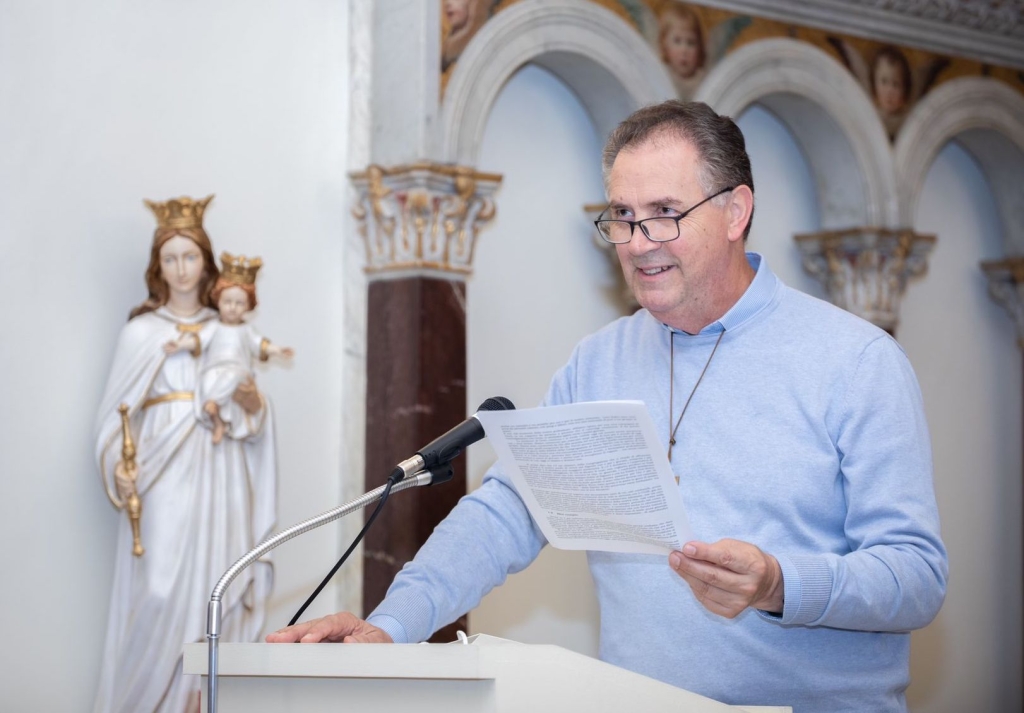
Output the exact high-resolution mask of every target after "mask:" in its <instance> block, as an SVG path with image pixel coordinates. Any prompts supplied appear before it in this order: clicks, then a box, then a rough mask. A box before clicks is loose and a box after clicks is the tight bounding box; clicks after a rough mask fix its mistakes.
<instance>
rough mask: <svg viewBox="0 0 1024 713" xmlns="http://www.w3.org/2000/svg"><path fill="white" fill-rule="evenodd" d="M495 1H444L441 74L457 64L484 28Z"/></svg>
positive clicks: (442, 10)
mask: <svg viewBox="0 0 1024 713" xmlns="http://www.w3.org/2000/svg"><path fill="white" fill-rule="evenodd" d="M494 4H495V0H444V1H443V2H442V3H441V12H442V18H443V20H444V29H445V34H444V37H443V39H442V40H441V72H442V73H444V72H447V71H448V68H449V67H451V65H453V64H454V63H455V60H457V59H458V58H459V55H461V54H462V51H463V50H464V49H466V45H468V44H469V41H470V40H471V39H473V36H474V35H476V33H477V32H478V31H479V30H480V28H481V27H483V26H484V23H485V22H487V20H488V18H490V16H491V11H492V10H493V9H494Z"/></svg>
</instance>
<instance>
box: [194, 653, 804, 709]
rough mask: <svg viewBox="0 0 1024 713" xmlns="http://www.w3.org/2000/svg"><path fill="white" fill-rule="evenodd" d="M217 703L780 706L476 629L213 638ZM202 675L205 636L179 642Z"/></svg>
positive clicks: (305, 705)
mask: <svg viewBox="0 0 1024 713" xmlns="http://www.w3.org/2000/svg"><path fill="white" fill-rule="evenodd" d="M219 656H220V661H219V664H218V666H219V677H218V687H219V689H220V690H219V694H218V695H219V700H218V707H219V710H220V712H221V713H242V712H243V711H244V712H245V713H262V712H263V711H267V712H268V713H270V712H272V713H284V712H285V711H296V712H300V711H301V713H320V712H321V711H324V712H326V711H330V712H331V713H339V712H340V711H345V712H346V713H347V712H349V711H368V712H372V713H390V712H391V711H395V712H398V711H401V713H407V712H408V711H411V710H415V711H416V712H417V713H433V712H435V711H436V712H437V713H463V712H464V713H547V712H548V711H551V712H552V713H555V712H557V713H566V712H571V711H587V712H588V713H598V712H600V711H609V712H611V711H614V712H615V713H620V712H621V711H644V712H645V713H647V712H656V711H672V712H673V713H683V712H684V711H685V712H687V713H735V712H736V711H758V712H759V713H767V712H769V711H771V712H772V713H783V712H787V711H791V709H790V708H767V707H756V706H754V707H750V706H743V707H737V706H728V705H725V704H723V703H718V702H717V701H713V700H711V699H710V698H705V697H703V696H698V695H697V694H695V693H690V692H688V691H684V690H682V689H679V688H675V687H674V686H670V685H668V684H666V683H662V682H660V681H655V680H653V679H651V678H647V677H646V676H641V675H639V674H636V673H632V672H630V671H626V670H624V669H621V668H618V667H616V666H612V665H610V664H606V663H604V662H602V661H598V660H596V659H592V658H590V657H588V656H582V655H580V654H576V653H573V652H571V651H567V650H566V649H563V648H560V647H558V646H546V645H545V646H541V645H527V644H520V643H517V642H514V641H507V640H505V639H498V638H495V637H491V636H486V635H483V634H478V635H476V636H472V637H470V638H469V641H468V643H465V644H464V643H451V644H358V645H352V644H350V645H345V644H230V643H222V644H220V651H219ZM184 672H185V673H186V674H201V675H202V676H203V696H204V698H203V709H202V710H203V713H206V699H205V696H206V690H207V685H206V672H207V650H206V644H188V645H186V646H185V662H184Z"/></svg>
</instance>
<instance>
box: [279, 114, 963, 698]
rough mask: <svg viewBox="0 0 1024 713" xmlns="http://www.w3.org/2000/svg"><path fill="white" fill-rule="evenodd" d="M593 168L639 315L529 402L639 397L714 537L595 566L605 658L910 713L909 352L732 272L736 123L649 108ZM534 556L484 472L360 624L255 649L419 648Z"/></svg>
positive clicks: (737, 252)
mask: <svg viewBox="0 0 1024 713" xmlns="http://www.w3.org/2000/svg"><path fill="white" fill-rule="evenodd" d="M603 166H604V173H605V186H606V189H607V193H608V203H609V207H608V209H607V210H606V211H605V212H604V213H603V214H602V216H601V218H600V219H599V220H598V221H597V229H598V230H599V231H600V234H601V236H602V237H603V238H604V239H605V240H607V241H609V242H611V243H614V244H615V246H616V250H617V251H618V256H619V261H620V263H621V265H622V270H623V273H624V274H625V276H626V280H627V282H628V283H629V285H630V287H631V288H632V290H633V293H634V294H635V296H636V298H637V301H638V302H639V303H640V304H641V306H642V307H643V309H641V310H640V311H639V312H637V313H636V314H634V315H632V316H631V317H623V318H621V319H618V320H616V321H615V322H613V323H612V324H610V325H608V326H606V327H605V328H603V329H602V330H600V331H598V332H596V333H595V334H592V335H590V336H588V337H586V338H585V339H584V340H583V341H581V342H580V343H579V345H577V347H576V349H575V350H574V352H573V354H572V357H571V358H570V360H569V363H568V364H566V365H565V367H563V368H562V369H561V371H559V372H558V373H557V374H556V375H555V377H554V379H553V380H552V383H551V387H550V389H549V390H548V393H547V396H546V397H545V400H544V404H545V405H555V404H565V403H572V402H577V401H603V400H617V399H625V400H641V401H643V402H644V403H645V404H646V406H647V409H648V410H649V411H650V413H651V417H652V419H653V421H654V423H655V426H656V427H657V428H659V429H661V430H662V431H663V433H664V447H665V450H666V452H667V453H668V455H669V460H670V461H671V466H672V469H673V471H674V473H675V475H676V476H677V477H678V479H679V489H680V493H681V495H682V498H683V500H684V502H685V503H686V508H687V513H688V515H689V518H690V524H691V525H692V527H693V530H694V532H698V533H701V535H702V536H703V537H704V538H705V540H706V541H701V542H688V543H686V544H685V545H684V546H683V549H682V551H681V552H673V553H671V555H669V557H668V558H667V560H666V558H664V557H661V556H657V555H635V554H613V553H606V552H588V562H589V566H590V571H591V574H592V575H593V578H594V583H595V585H596V590H597V597H598V601H599V603H600V609H601V639H600V656H601V659H603V660H604V661H607V662H609V663H612V664H615V665H617V666H621V667H622V668H626V669H629V670H631V671H636V672H638V673H641V674H644V675H647V676H650V677H652V678H656V679H659V680H661V681H665V682H667V683H670V684H673V685H676V686H679V687H681V688H685V689H687V690H690V691H693V692H695V693H699V694H701V695H704V696H708V697H710V698H713V699H716V700H719V701H722V702H725V703H734V704H754V703H757V704H761V705H789V706H793V708H794V710H795V711H805V710H806V711H858V712H861V711H874V712H880V711H905V710H906V702H905V699H904V691H905V689H906V687H907V685H908V683H909V655H910V633H909V632H910V630H912V629H917V628H920V627H923V626H925V625H926V624H928V623H929V622H930V621H931V620H932V619H933V618H934V617H935V615H936V614H937V613H938V611H939V607H940V606H941V605H942V600H943V598H944V596H945V589H946V577H947V574H948V563H947V559H946V550H945V547H944V545H943V544H942V541H941V539H940V537H939V520H938V511H937V507H936V503H935V494H934V490H933V486H932V467H931V449H930V443H929V437H928V428H927V424H926V423H925V418H924V411H923V406H922V401H921V394H920V390H919V388H918V384H917V380H916V377H915V376H914V373H913V370H912V369H911V366H910V363H909V361H908V359H907V357H906V355H905V354H904V352H903V350H902V349H901V348H900V346H899V345H898V344H897V343H896V341H895V340H893V339H892V337H890V336H889V335H888V334H886V333H885V332H884V331H882V330H880V329H878V328H877V327H874V326H873V325H871V324H869V323H867V322H865V321H863V320H861V319H859V318H858V317H855V316H853V315H852V314H849V313H847V312H845V311H843V310H840V309H838V308H836V307H834V306H832V305H829V304H827V303H825V302H822V301H820V300H817V299H815V298H812V297H809V296H807V295H805V294H803V293H800V292H798V291H796V290H793V289H790V288H789V287H786V286H785V285H784V284H782V282H781V281H780V280H779V279H778V278H777V277H776V276H775V275H774V274H773V273H772V272H771V270H770V269H769V267H768V265H767V263H766V262H765V260H764V259H763V258H762V257H761V256H760V255H758V254H756V253H747V252H745V250H744V246H745V240H746V237H747V235H748V233H749V231H750V222H751V218H752V216H753V212H754V183H753V177H752V175H751V170H750V159H749V157H748V156H747V153H746V149H745V145H744V140H743V135H742V134H741V133H740V130H739V128H738V127H737V126H736V124H735V123H734V122H733V121H732V120H731V119H729V118H728V117H723V116H719V115H717V114H716V113H715V112H714V111H712V110H711V109H710V108H709V107H708V106H706V105H704V104H700V103H683V102H678V101H669V102H665V103H663V104H659V105H656V106H650V107H646V108H644V109H641V110H639V111H637V112H636V113H634V114H633V115H632V116H630V117H629V118H627V119H626V120H625V121H624V122H623V123H622V124H621V125H620V126H619V127H618V128H617V129H616V130H615V131H614V132H613V133H612V135H611V136H610V138H609V139H608V143H607V145H606V147H605V150H604V161H603ZM544 544H545V540H544V538H543V536H542V534H541V533H540V531H539V530H538V529H537V527H536V525H535V524H534V523H533V521H532V520H531V519H530V515H529V513H528V512H527V509H526V506H525V505H524V504H523V502H522V500H520V498H519V496H518V495H517V494H516V491H515V489H514V488H513V487H512V485H511V482H510V481H509V479H508V477H507V476H506V475H504V474H503V473H502V472H501V470H500V469H499V468H498V467H492V468H491V470H490V471H489V472H488V473H487V475H486V477H485V479H484V482H483V485H482V486H481V487H480V488H479V489H477V490H476V491H475V492H473V493H471V494H470V495H467V496H466V497H464V498H463V499H462V500H461V501H460V503H459V504H458V506H457V507H456V508H455V509H453V510H452V512H451V514H450V515H449V516H448V517H447V518H446V519H445V520H444V521H443V522H442V523H441V524H440V525H439V526H438V527H437V529H436V530H435V531H434V533H433V535H431V537H430V539H429V540H428V541H427V542H426V544H424V546H423V548H422V549H421V550H420V551H419V553H418V554H417V555H416V558H415V559H414V560H413V561H412V562H410V563H409V564H407V565H406V566H405V568H404V569H403V570H402V571H401V572H400V573H399V574H398V576H397V577H396V578H395V581H394V583H393V584H392V585H391V588H390V589H389V590H388V593H387V596H386V598H385V599H384V601H383V602H381V604H380V606H378V607H377V608H376V609H375V610H374V611H373V613H372V614H371V615H370V616H369V617H368V618H367V619H366V621H363V620H360V619H358V618H357V617H355V616H353V615H352V614H348V613H339V614H334V615H332V616H328V617H324V618H322V619H318V620H315V621H311V622H306V623H302V624H298V625H295V626H292V627H288V628H286V629H282V630H281V631H278V632H276V633H274V634H271V635H269V636H268V637H267V641H270V642H294V641H301V642H310V643H311V642H319V641H343V642H346V643H355V642H392V641H394V642H416V641H423V640H425V639H427V638H428V637H429V636H430V635H431V634H432V633H433V632H434V631H435V630H436V629H438V628H440V627H441V626H444V625H445V624H447V623H450V622H452V621H454V620H455V619H456V618H458V617H459V616H461V615H462V614H463V613H465V612H467V611H469V610H471V609H473V608H474V607H476V606H477V604H478V603H479V602H480V599H481V597H483V595H484V594H486V593H487V592H488V591H490V590H491V589H492V588H493V587H495V586H497V585H499V584H501V583H502V582H503V581H504V580H505V577H506V576H507V575H508V574H509V573H513V572H517V571H519V570H521V569H523V568H524V567H526V566H527V565H529V564H530V562H532V561H533V560H534V558H536V556H537V554H538V553H539V552H540V550H541V548H542V547H543V546H544Z"/></svg>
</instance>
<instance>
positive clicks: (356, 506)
mask: <svg viewBox="0 0 1024 713" xmlns="http://www.w3.org/2000/svg"><path fill="white" fill-rule="evenodd" d="M412 460H414V459H412V458H410V459H409V461H412ZM409 461H403V463H408V462H409ZM421 462H422V461H421ZM432 479H433V475H431V473H430V471H421V472H418V473H416V474H415V475H413V476H411V477H407V478H406V479H405V480H402V481H400V482H398V483H396V484H395V485H394V486H393V487H392V488H391V492H392V493H397V492H400V491H402V490H408V489H409V488H416V487H419V486H421V485H430V483H431V480H432ZM385 488H387V486H386V485H382V486H380V487H379V488H375V489H373V490H371V491H370V492H368V493H366V494H365V495H363V496H361V497H359V498H356V499H355V500H353V501H351V502H348V503H345V504H344V505H339V506H338V507H336V508H334V509H333V510H328V511H327V512H324V513H321V514H319V515H316V516H315V517H311V518H309V519H308V520H304V521H302V522H300V523H299V524H298V525H293V526H292V527H289V528H288V529H287V530H283V531H282V532H279V533H278V534H276V535H274V536H273V537H270V538H268V539H266V540H264V541H263V542H262V543H260V544H259V545H257V546H256V547H255V548H253V549H252V550H250V551H249V552H248V553H247V554H245V555H244V556H243V557H241V558H240V559H239V560H238V561H237V562H235V563H234V564H233V565H231V567H230V568H228V571H227V572H225V573H224V574H223V575H222V576H221V578H220V580H219V581H218V582H217V584H216V586H214V588H213V593H212V594H211V595H210V604H209V606H208V607H207V613H206V641H207V649H208V654H209V659H208V666H207V671H206V676H207V684H208V685H207V709H206V710H207V713H217V665H218V661H217V648H218V642H219V641H220V624H221V599H222V598H223V596H224V591H225V590H226V589H227V588H228V585H230V584H231V582H233V581H234V579H235V577H237V576H238V575H239V574H241V573H242V571H243V570H244V569H245V568H246V567H248V566H249V565H251V564H252V563H253V562H255V561H256V560H258V559H259V558H260V557H262V556H263V555H265V554H267V553H268V552H270V551H271V550H273V549H274V548H275V547H277V546H278V545H281V544H284V543H285V542H287V541H288V540H290V539H292V538H295V537H298V536H299V535H302V534H305V533H307V532H309V531H310V530H315V529H316V528H318V527H320V526H321V525H326V524H327V523H329V522H333V521H334V520H337V519H339V518H342V517H345V516H346V515H349V514H351V513H353V512H355V511H356V510H362V509H363V508H364V507H366V506H367V505H370V504H371V503H374V502H376V501H378V500H380V498H381V496H382V495H383V494H384V490H385Z"/></svg>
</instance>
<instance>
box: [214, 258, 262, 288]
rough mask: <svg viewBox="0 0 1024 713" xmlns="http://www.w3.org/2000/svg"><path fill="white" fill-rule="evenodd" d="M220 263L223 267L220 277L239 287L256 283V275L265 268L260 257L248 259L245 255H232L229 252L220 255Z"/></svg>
mask: <svg viewBox="0 0 1024 713" xmlns="http://www.w3.org/2000/svg"><path fill="white" fill-rule="evenodd" d="M220 262H221V265H223V267H222V268H221V273H220V276H221V277H223V278H224V279H225V280H227V281H228V282H234V283H236V284H239V285H251V284H253V283H254V282H256V273H257V272H259V271H260V268H261V267H263V261H262V260H261V259H259V258H258V257H254V258H247V257H246V256H245V255H232V254H231V253H228V252H223V253H221V254H220Z"/></svg>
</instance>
